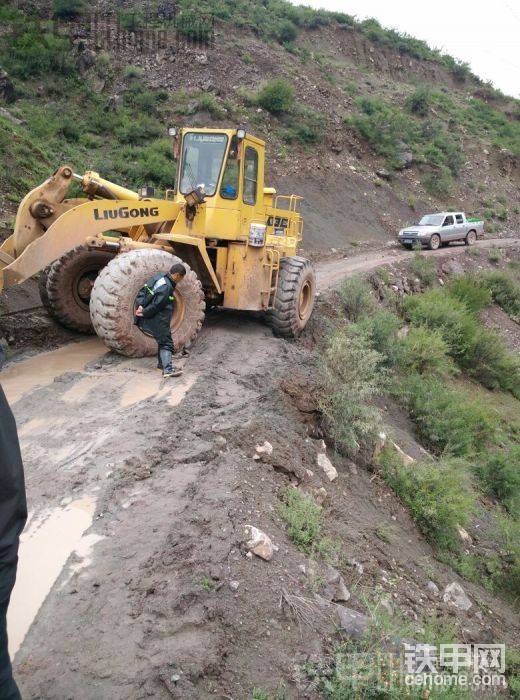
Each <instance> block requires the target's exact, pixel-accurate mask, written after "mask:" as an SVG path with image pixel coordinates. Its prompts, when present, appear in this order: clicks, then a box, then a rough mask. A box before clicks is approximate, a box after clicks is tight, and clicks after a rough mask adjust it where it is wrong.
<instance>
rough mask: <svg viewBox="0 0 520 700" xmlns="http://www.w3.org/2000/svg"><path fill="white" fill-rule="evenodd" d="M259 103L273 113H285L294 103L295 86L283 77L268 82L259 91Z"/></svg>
mask: <svg viewBox="0 0 520 700" xmlns="http://www.w3.org/2000/svg"><path fill="white" fill-rule="evenodd" d="M258 104H259V105H260V106H261V107H263V108H264V109H266V110H267V111H268V112H271V114H283V113H284V112H288V111H289V110H290V109H292V107H293V105H294V88H293V86H292V85H290V84H289V83H288V82H287V81H286V80H283V78H275V79H274V80H270V81H269V82H268V83H266V84H265V85H264V86H263V88H262V89H261V90H260V92H259V93H258Z"/></svg>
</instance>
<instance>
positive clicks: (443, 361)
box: [392, 326, 457, 377]
mask: <svg viewBox="0 0 520 700" xmlns="http://www.w3.org/2000/svg"><path fill="white" fill-rule="evenodd" d="M392 356H393V358H394V362H395V363H396V364H398V365H399V368H400V370H401V371H404V372H405V371H410V372H412V373H418V374H431V375H436V376H439V377H446V376H448V375H450V374H455V373H456V371H457V370H456V367H455V365H454V363H453V360H452V359H451V358H450V357H449V356H448V345H447V343H446V341H445V340H444V338H443V337H442V334H441V332H440V331H438V330H432V329H431V328H427V327H426V326H412V327H411V328H410V330H409V331H408V333H407V335H406V336H405V337H404V338H402V339H401V340H400V341H399V342H398V343H397V347H396V348H395V350H394V352H393V353H392Z"/></svg>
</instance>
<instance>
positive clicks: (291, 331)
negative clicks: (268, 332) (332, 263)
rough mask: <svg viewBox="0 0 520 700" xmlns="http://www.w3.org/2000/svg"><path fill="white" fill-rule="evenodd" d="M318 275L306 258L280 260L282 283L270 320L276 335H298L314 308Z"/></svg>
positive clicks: (279, 278) (279, 275) (295, 256)
mask: <svg viewBox="0 0 520 700" xmlns="http://www.w3.org/2000/svg"><path fill="white" fill-rule="evenodd" d="M315 294H316V276H315V274H314V269H313V267H312V264H311V262H310V261H309V260H307V259H306V258H301V257H299V256H297V255H294V256H293V257H290V258H282V259H281V260H280V272H279V274H278V284H277V287H276V292H275V295H274V300H273V307H272V309H270V310H269V311H268V321H269V324H270V326H271V328H272V329H273V332H274V334H275V335H279V336H282V337H284V338H296V337H297V336H299V335H300V333H301V332H302V331H303V329H304V328H305V326H306V325H307V322H308V320H309V319H310V317H311V314H312V311H313V309H314V296H315Z"/></svg>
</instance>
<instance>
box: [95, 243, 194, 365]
mask: <svg viewBox="0 0 520 700" xmlns="http://www.w3.org/2000/svg"><path fill="white" fill-rule="evenodd" d="M175 263H182V264H183V265H184V266H185V267H186V275H185V277H184V278H183V280H182V281H181V282H179V284H178V285H177V287H176V289H175V309H174V312H173V318H172V323H171V327H172V335H173V343H174V345H175V349H176V350H179V349H181V348H184V347H189V346H190V344H191V343H192V342H193V340H194V338H195V336H196V335H197V333H198V332H199V330H200V328H201V326H202V322H203V321H204V310H205V306H206V305H205V302H204V291H203V289H202V285H201V283H200V280H199V278H198V277H197V275H196V274H195V272H193V270H192V269H191V268H190V267H189V266H188V265H186V263H184V262H183V261H182V260H181V259H180V258H177V257H176V256H175V255H171V254H170V253H167V252H166V251H163V250H144V249H143V250H132V251H130V252H129V253H121V255H117V256H116V257H115V258H114V259H113V260H111V261H110V262H109V263H108V265H107V266H106V267H105V268H104V269H103V270H102V271H101V272H100V273H99V276H98V278H97V279H96V282H95V284H94V288H93V290H92V300H91V303H90V317H91V319H92V325H93V326H94V330H95V331H96V333H97V334H98V336H99V337H100V338H101V340H103V342H104V343H105V345H107V346H108V347H109V348H111V349H112V350H115V351H116V352H119V353H121V355H126V356H127V357H148V356H151V355H155V354H156V353H157V343H156V342H155V340H154V339H153V338H152V337H151V336H149V335H147V334H146V333H143V331H141V330H140V328H139V327H138V326H136V325H135V324H134V309H135V298H136V296H137V294H138V292H139V290H140V289H141V287H142V286H143V284H144V283H145V282H146V280H147V279H149V278H150V277H153V276H154V275H156V274H157V273H159V272H167V271H168V270H169V269H170V267H171V266H172V265H174V264H175Z"/></svg>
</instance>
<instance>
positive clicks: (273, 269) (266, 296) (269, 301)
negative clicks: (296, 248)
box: [262, 248, 280, 309]
mask: <svg viewBox="0 0 520 700" xmlns="http://www.w3.org/2000/svg"><path fill="white" fill-rule="evenodd" d="M266 253H267V262H264V267H267V268H269V270H270V273H269V287H268V289H265V290H263V291H262V305H263V306H264V308H265V309H270V308H271V307H272V305H273V302H274V295H275V293H276V288H277V287H278V275H279V273H280V251H279V250H274V249H273V248H268V249H267V251H266Z"/></svg>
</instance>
